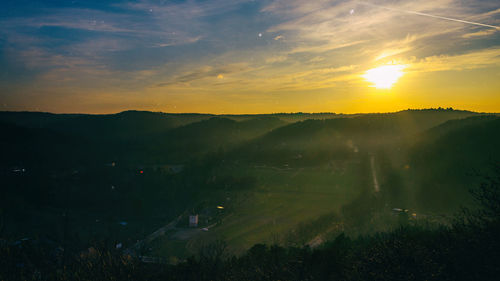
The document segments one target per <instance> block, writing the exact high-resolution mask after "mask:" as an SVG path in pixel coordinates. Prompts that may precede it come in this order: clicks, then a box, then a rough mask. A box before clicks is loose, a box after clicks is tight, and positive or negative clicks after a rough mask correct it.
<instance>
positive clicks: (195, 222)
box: [189, 215, 198, 227]
mask: <svg viewBox="0 0 500 281" xmlns="http://www.w3.org/2000/svg"><path fill="white" fill-rule="evenodd" d="M189 227H198V215H192V216H189Z"/></svg>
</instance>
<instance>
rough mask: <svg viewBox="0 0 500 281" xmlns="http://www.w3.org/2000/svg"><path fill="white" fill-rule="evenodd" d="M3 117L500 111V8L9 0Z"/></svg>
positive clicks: (3, 20)
mask: <svg viewBox="0 0 500 281" xmlns="http://www.w3.org/2000/svg"><path fill="white" fill-rule="evenodd" d="M1 5H2V8H1V9H0V66H1V68H0V110H31V111H35V110H36V111H49V112H68V113H69V112H80V113H113V112H119V111H123V110H128V109H137V110H151V111H163V112H201V113H218V114H223V113H272V112H298V111H302V112H338V113H340V112H343V113H355V112H387V111H397V110H401V109H406V108H427V107H438V106H442V107H454V108H460V109H469V110H475V111H483V112H500V28H499V26H500V1H498V0H484V1H483V0H481V1H477V0H470V1H464V0H432V1H431V0H426V1H421V0H390V1H389V0H377V1H368V0H367V1H314V0H309V1H299V0H269V1H251V0H204V1H180V0H172V1H150V0H138V1H70V0H64V1H58V0H50V1H49V0H46V1H42V0H33V1H25V0H4V1H2V4H1Z"/></svg>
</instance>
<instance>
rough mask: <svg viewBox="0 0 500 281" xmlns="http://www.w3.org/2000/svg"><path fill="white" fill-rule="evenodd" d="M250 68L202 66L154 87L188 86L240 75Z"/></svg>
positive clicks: (241, 65) (243, 65) (244, 65)
mask: <svg viewBox="0 0 500 281" xmlns="http://www.w3.org/2000/svg"><path fill="white" fill-rule="evenodd" d="M249 69H250V68H249V67H248V65H246V64H244V63H241V64H229V65H223V66H218V67H212V66H203V67H199V68H198V69H196V70H193V71H189V72H185V73H183V74H181V75H177V76H175V77H173V78H172V79H171V80H170V81H167V82H162V83H157V84H156V85H155V87H165V86H170V85H175V84H183V85H189V84H190V83H191V82H195V81H198V80H202V79H205V78H209V77H210V78H219V79H220V78H224V77H225V76H226V75H230V74H234V73H240V72H243V71H248V70H249Z"/></svg>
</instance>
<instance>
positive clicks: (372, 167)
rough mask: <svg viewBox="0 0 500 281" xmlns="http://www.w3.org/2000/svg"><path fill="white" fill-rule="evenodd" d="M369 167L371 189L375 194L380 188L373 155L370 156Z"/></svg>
mask: <svg viewBox="0 0 500 281" xmlns="http://www.w3.org/2000/svg"><path fill="white" fill-rule="evenodd" d="M370 165H371V169H372V177H373V188H374V189H375V192H379V191H380V186H379V185H378V180H377V172H376V171H375V156H373V154H372V155H371V156H370Z"/></svg>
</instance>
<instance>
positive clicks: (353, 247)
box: [0, 177, 500, 281]
mask: <svg viewBox="0 0 500 281" xmlns="http://www.w3.org/2000/svg"><path fill="white" fill-rule="evenodd" d="M472 194H473V196H474V198H475V199H476V201H477V203H478V204H480V205H481V206H482V208H481V209H478V210H467V209H464V210H463V211H462V212H461V213H460V215H457V216H456V218H455V220H454V221H453V223H452V224H451V226H447V227H445V226H441V227H430V226H426V225H422V224H418V225H416V224H413V225H412V224H410V225H405V226H401V227H400V228H397V229H395V230H392V231H389V232H384V233H377V234H372V235H364V236H359V237H356V238H350V237H347V236H346V235H344V234H340V235H338V236H337V237H336V238H335V239H333V240H332V241H329V242H327V243H325V244H323V245H322V246H321V247H319V248H316V249H311V248H309V247H283V246H278V245H273V246H267V245H263V244H258V245H255V246H254V247H252V248H251V249H249V250H248V251H247V252H246V253H245V254H243V255H242V256H239V257H235V256H229V255H228V252H227V251H226V244H225V243H224V242H220V241H218V242H215V243H212V244H209V245H206V246H204V247H202V248H201V249H200V251H199V254H198V255H197V256H193V257H191V258H189V259H187V260H185V261H183V262H180V263H178V264H176V265H167V264H161V263H142V262H140V261H139V260H138V259H136V258H133V257H131V256H128V255H126V254H123V252H121V251H120V250H117V249H112V250H109V248H107V247H104V246H99V245H97V246H95V247H91V248H89V249H88V250H86V251H83V252H79V253H78V254H71V255H70V254H69V253H65V252H64V250H63V249H55V250H45V249H44V247H42V246H41V245H38V244H35V243H30V242H29V241H27V242H25V243H20V244H17V245H13V244H7V243H5V242H4V243H3V244H2V245H1V246H0V280H240V281H241V280H495V279H496V277H497V276H498V274H499V273H500V243H499V242H500V239H499V237H500V177H494V178H489V179H488V180H487V181H486V182H485V183H484V184H482V185H481V186H480V187H479V188H477V189H474V190H473V193H472Z"/></svg>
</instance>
